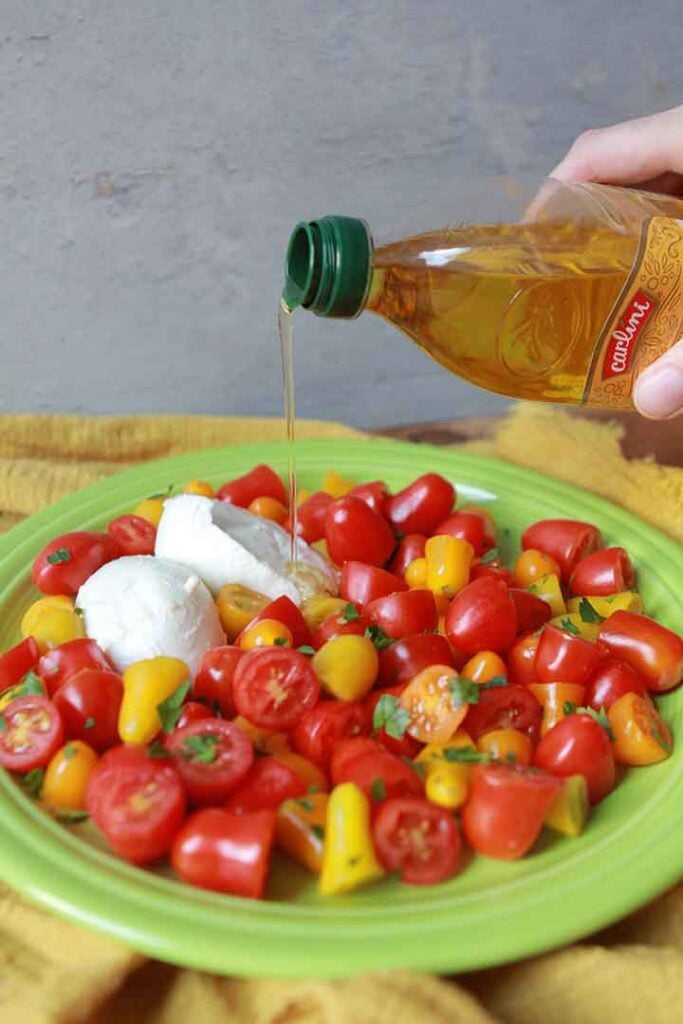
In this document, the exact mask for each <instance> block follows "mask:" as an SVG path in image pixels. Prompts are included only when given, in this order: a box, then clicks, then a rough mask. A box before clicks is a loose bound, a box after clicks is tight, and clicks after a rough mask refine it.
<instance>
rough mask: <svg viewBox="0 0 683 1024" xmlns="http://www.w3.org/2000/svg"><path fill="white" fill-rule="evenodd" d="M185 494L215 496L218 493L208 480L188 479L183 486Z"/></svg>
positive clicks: (204, 496)
mask: <svg viewBox="0 0 683 1024" xmlns="http://www.w3.org/2000/svg"><path fill="white" fill-rule="evenodd" d="M183 493H184V494H199V495H201V497H203V498H213V496H214V494H215V493H216V492H215V491H214V489H213V487H212V486H211V484H210V483H208V482H207V481H206V480H188V482H187V483H186V484H185V486H184V487H183Z"/></svg>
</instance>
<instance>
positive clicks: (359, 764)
mask: <svg viewBox="0 0 683 1024" xmlns="http://www.w3.org/2000/svg"><path fill="white" fill-rule="evenodd" d="M352 745H353V746H352ZM330 772H331V777H332V782H333V784H334V785H335V786H338V785H340V783H342V782H353V783H355V785H356V786H358V788H359V789H362V790H363V792H364V793H365V795H366V796H367V798H368V800H371V801H373V802H376V803H381V801H382V800H385V799H391V798H392V797H397V796H421V795H422V782H421V780H420V777H419V776H418V774H417V772H416V771H415V769H414V768H412V767H411V766H410V765H409V764H406V762H405V761H402V760H401V758H400V757H394V755H393V754H390V753H389V752H388V751H387V750H385V749H384V747H382V746H381V745H380V744H379V743H375V742H373V741H372V740H364V739H363V738H362V737H359V738H358V739H355V740H346V741H345V742H342V743H340V745H339V747H338V748H337V750H336V751H335V753H334V755H333V757H332V761H331V764H330Z"/></svg>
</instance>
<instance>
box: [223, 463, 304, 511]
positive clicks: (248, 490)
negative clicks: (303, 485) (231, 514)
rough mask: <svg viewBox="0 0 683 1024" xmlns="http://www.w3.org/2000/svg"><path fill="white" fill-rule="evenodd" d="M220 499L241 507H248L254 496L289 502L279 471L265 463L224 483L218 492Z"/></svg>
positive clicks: (284, 503)
mask: <svg viewBox="0 0 683 1024" xmlns="http://www.w3.org/2000/svg"><path fill="white" fill-rule="evenodd" d="M216 497H217V498H218V500H219V501H227V502H229V504H231V505H239V506H240V508H248V506H249V505H251V503H252V501H253V500H254V498H261V497H268V498H277V500H278V501H281V502H282V504H283V505H286V504H287V491H286V490H285V485H284V484H283V482H282V480H281V479H280V477H279V476H278V475H277V473H276V472H275V471H274V470H272V469H271V468H270V466H266V465H264V464H263V463H262V464H261V465H259V466H255V467H254V469H252V470H251V471H250V472H249V473H245V474H244V476H238V477H235V479H234V480H229V481H228V482H227V483H225V484H223V486H222V487H220V488H219V489H218V491H217V492H216Z"/></svg>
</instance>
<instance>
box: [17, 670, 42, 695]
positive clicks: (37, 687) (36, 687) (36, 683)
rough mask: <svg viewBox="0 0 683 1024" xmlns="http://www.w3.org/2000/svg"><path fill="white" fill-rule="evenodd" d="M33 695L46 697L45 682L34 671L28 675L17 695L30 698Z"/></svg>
mask: <svg viewBox="0 0 683 1024" xmlns="http://www.w3.org/2000/svg"><path fill="white" fill-rule="evenodd" d="M32 693H37V694H39V695H40V696H44V695H45V687H44V686H43V680H42V679H41V678H40V676H38V675H36V673H35V672H34V671H33V670H31V671H30V672H27V673H26V675H25V676H24V678H23V679H22V681H21V686H20V687H19V689H18V690H17V694H16V695H17V697H28V696H29V694H32Z"/></svg>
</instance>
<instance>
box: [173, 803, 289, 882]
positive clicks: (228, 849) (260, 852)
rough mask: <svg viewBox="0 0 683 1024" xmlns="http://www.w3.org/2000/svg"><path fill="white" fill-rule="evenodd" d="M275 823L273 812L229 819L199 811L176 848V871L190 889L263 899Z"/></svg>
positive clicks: (216, 811)
mask: <svg viewBox="0 0 683 1024" xmlns="http://www.w3.org/2000/svg"><path fill="white" fill-rule="evenodd" d="M275 820H276V819H275V815H274V814H273V812H272V811H258V812H256V813H254V814H231V813H230V812H229V811H222V810H219V808H217V807H211V808H205V809H204V810H203V811H195V813H194V814H191V815H190V817H189V818H188V819H187V821H186V822H185V824H184V825H183V827H182V828H181V829H180V831H179V832H178V835H177V836H176V838H175V841H174V843H173V848H172V850H171V864H172V865H173V869H174V871H175V872H176V873H177V874H178V875H180V877H181V878H182V879H183V881H184V882H188V883H189V884H190V885H197V886H199V887H200V888H202V889H214V890H216V891H217V892H228V893H232V895H233V896H245V897H247V898H249V899H255V900H258V899H261V897H262V896H263V891H264V889H265V886H266V878H267V876H268V868H269V865H270V851H271V849H272V846H273V840H274V838H275Z"/></svg>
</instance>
